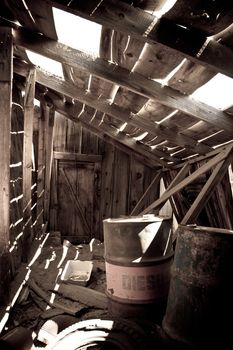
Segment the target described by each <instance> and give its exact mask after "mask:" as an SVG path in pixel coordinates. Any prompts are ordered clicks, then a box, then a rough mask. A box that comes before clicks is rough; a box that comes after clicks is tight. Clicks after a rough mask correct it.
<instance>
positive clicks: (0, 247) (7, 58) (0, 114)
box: [0, 27, 13, 305]
mask: <svg viewBox="0 0 233 350" xmlns="http://www.w3.org/2000/svg"><path fill="white" fill-rule="evenodd" d="M12 43H13V41H12V30H11V29H10V28H4V27H1V28H0V304H1V305H4V304H6V303H7V301H8V291H9V282H10V253H9V240H10V233H9V226H10V225H9V223H10V186H9V185H10V128H11V102H12V67H13V46H12Z"/></svg>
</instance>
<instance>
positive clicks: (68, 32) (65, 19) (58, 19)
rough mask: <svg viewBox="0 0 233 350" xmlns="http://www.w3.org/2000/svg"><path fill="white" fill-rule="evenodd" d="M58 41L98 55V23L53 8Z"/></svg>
mask: <svg viewBox="0 0 233 350" xmlns="http://www.w3.org/2000/svg"><path fill="white" fill-rule="evenodd" d="M53 17H54V22H55V26H56V32H57V36H58V41H59V42H60V43H63V44H65V45H68V46H71V47H73V48H74V49H77V50H80V51H85V52H86V53H90V54H94V55H95V56H99V46H100V36H101V28H102V26H101V25H100V24H97V23H94V22H91V21H88V20H86V19H83V18H81V17H78V16H75V15H72V14H71V13H68V12H65V11H62V10H59V9H56V8H53Z"/></svg>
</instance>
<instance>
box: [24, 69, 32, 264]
mask: <svg viewBox="0 0 233 350" xmlns="http://www.w3.org/2000/svg"><path fill="white" fill-rule="evenodd" d="M34 96H35V69H30V71H29V73H28V78H27V84H26V89H25V96H24V142H23V223H24V227H23V255H22V261H23V262H27V261H28V258H29V256H30V247H31V243H32V238H33V237H32V234H33V233H32V213H31V202H32V191H31V186H32V142H33V113H34Z"/></svg>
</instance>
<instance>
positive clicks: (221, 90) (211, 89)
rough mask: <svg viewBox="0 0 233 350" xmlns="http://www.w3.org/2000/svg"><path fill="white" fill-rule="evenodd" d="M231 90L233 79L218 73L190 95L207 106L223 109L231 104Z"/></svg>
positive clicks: (232, 100) (232, 99) (232, 94)
mask: <svg viewBox="0 0 233 350" xmlns="http://www.w3.org/2000/svg"><path fill="white" fill-rule="evenodd" d="M232 91H233V79H232V78H229V77H227V76H226V75H223V74H221V73H218V74H216V75H215V76H214V77H213V78H212V79H210V80H209V81H208V82H207V83H206V84H204V85H202V86H201V87H199V88H198V89H197V90H196V91H194V93H193V94H192V95H191V96H192V97H193V98H195V100H198V101H200V102H204V103H206V104H208V105H209V106H212V107H215V108H218V109H221V110H224V109H227V108H228V107H231V106H232V105H233V93H232Z"/></svg>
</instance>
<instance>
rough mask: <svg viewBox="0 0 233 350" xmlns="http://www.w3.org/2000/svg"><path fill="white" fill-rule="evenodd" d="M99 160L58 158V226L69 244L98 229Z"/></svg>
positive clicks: (84, 237) (85, 239) (96, 231)
mask: <svg viewBox="0 0 233 350" xmlns="http://www.w3.org/2000/svg"><path fill="white" fill-rule="evenodd" d="M99 170H100V163H94V162H77V161H61V160H59V161H58V218H57V220H58V228H59V230H60V231H61V234H62V237H64V238H66V239H68V240H69V241H70V242H71V243H82V242H89V241H90V240H91V238H93V237H96V238H98V232H99V225H100V223H99V173H100V171H99Z"/></svg>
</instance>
